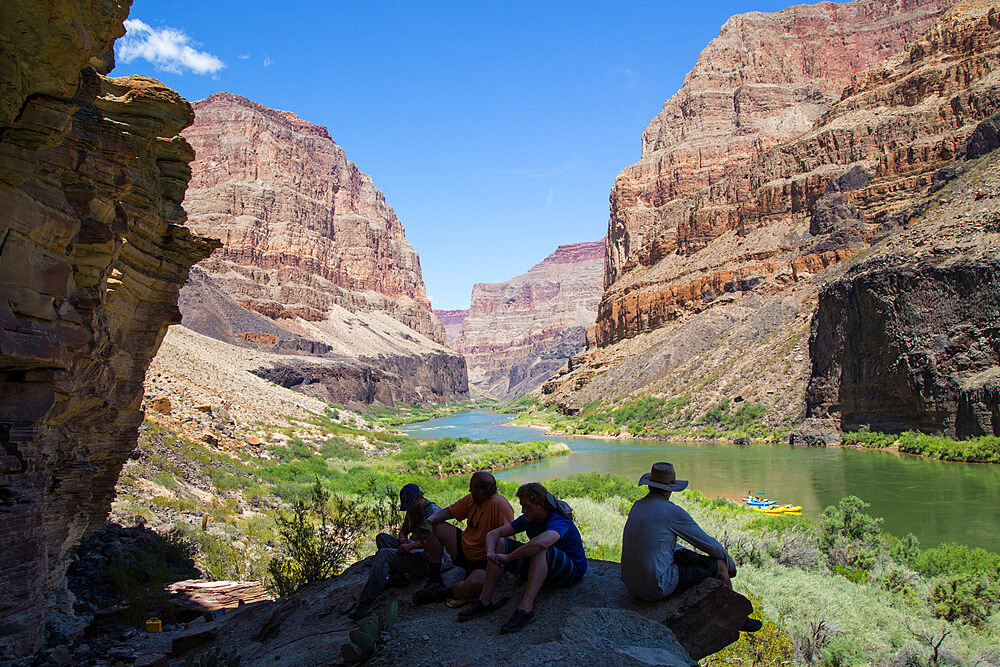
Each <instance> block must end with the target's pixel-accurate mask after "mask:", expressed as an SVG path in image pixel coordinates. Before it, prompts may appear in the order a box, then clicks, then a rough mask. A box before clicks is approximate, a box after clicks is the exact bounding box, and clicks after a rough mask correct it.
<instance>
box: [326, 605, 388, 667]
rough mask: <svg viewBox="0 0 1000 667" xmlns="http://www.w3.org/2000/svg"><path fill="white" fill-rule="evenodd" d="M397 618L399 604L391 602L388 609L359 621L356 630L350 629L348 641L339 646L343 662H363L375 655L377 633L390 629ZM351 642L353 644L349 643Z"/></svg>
mask: <svg viewBox="0 0 1000 667" xmlns="http://www.w3.org/2000/svg"><path fill="white" fill-rule="evenodd" d="M398 620H399V606H398V605H397V604H396V603H395V602H393V603H392V606H390V607H389V611H388V612H387V613H385V614H379V615H378V618H373V617H371V616H369V617H368V618H366V619H365V620H363V621H361V625H360V626H358V628H357V629H356V630H352V631H351V632H350V634H349V635H348V636H349V637H350V638H351V641H350V642H346V643H344V644H343V645H342V646H341V647H340V656H341V657H342V658H343V659H344V662H348V663H354V662H363V661H365V660H368V659H369V658H371V657H372V656H373V655H375V647H376V645H377V644H378V638H379V635H380V634H381V633H383V632H386V631H388V630H391V629H392V626H394V625H396V621H398ZM351 642H353V644H352V643H351Z"/></svg>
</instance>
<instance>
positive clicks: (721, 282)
mask: <svg viewBox="0 0 1000 667" xmlns="http://www.w3.org/2000/svg"><path fill="white" fill-rule="evenodd" d="M895 5H896V3H871V2H866V3H856V2H855V3H848V4H847V5H843V6H840V7H842V8H843V11H845V12H847V14H845V15H846V16H850V15H852V14H851V12H852V11H855V10H856V9H858V8H859V7H860V8H865V7H867V8H869V9H871V8H878V7H883V8H885V7H888V8H890V9H891V8H893V7H895ZM830 7H831V6H830V5H826V4H824V5H817V6H814V7H811V8H802V7H796V8H792V10H786V12H791V11H793V10H794V12H797V13H799V14H801V13H802V12H807V10H808V11H821V12H827V11H828V10H830ZM852 7H853V8H854V9H852ZM939 7H940V3H939V4H929V3H905V7H902V8H903V9H907V10H908V11H905V12H904V11H899V12H893V13H892V16H894V17H897V19H898V20H899V21H912V25H915V26H921V27H927V23H928V21H929V20H931V19H933V15H934V13H935V12H936V11H938V8H939ZM921 8H923V9H922V10H921ZM869 9H866V10H865V11H869ZM880 11H881V10H880ZM783 14H785V12H779V13H778V14H776V15H754V16H755V17H756V20H758V21H761V20H763V19H764V18H766V17H767V16H772V17H777V16H780V15H783ZM879 15H881V14H879ZM887 20H888V19H887ZM996 22H997V9H996V7H995V6H994V5H992V4H990V3H987V2H975V1H971V2H969V1H964V2H959V3H956V4H955V6H954V7H952V8H951V9H949V10H948V11H947V12H946V13H945V14H943V15H942V16H941V17H940V18H939V19H938V20H937V22H935V23H934V24H933V25H931V26H930V27H929V28H928V29H927V30H926V31H925V32H924V34H923V35H922V36H921V37H919V38H916V39H914V40H913V41H912V43H910V44H909V45H908V46H907V48H906V49H905V50H904V51H902V52H900V53H898V54H896V55H893V56H892V57H889V58H887V59H885V60H884V61H882V62H881V63H878V64H876V65H875V66H873V67H871V68H870V69H868V70H865V71H863V72H858V73H857V75H856V76H855V77H854V78H852V79H851V80H850V82H849V83H847V85H846V87H845V88H844V92H843V97H842V99H841V100H840V101H838V102H836V103H835V104H833V105H832V106H830V107H829V108H828V109H827V110H826V111H823V112H822V113H815V114H814V115H815V117H816V121H815V123H814V124H813V125H812V127H810V128H808V129H807V131H805V132H804V133H801V134H800V135H799V136H797V137H794V138H792V139H790V140H786V141H783V142H781V143H777V144H775V145H773V146H771V147H769V148H765V147H763V145H761V147H760V148H755V149H754V150H753V151H752V153H751V154H750V155H747V156H745V157H743V158H741V160H740V161H738V162H737V164H735V165H730V166H728V167H727V168H726V169H725V170H724V174H723V175H722V176H720V177H716V176H712V177H711V179H710V180H712V184H711V185H710V186H707V187H701V188H700V189H698V190H696V191H693V192H690V193H688V194H684V195H682V196H680V197H677V198H676V199H672V200H670V201H669V202H667V203H665V204H663V206H658V207H653V208H657V211H656V213H655V215H653V218H655V220H656V224H657V225H658V227H656V228H655V229H654V228H653V227H647V228H646V230H647V232H650V233H646V232H644V236H643V239H644V240H643V243H642V244H641V246H640V247H637V248H636V247H633V248H632V252H631V253H630V254H629V256H628V257H627V258H624V259H623V258H622V256H619V257H618V259H616V258H615V256H614V252H615V251H612V250H609V257H608V271H609V273H608V277H607V278H606V280H611V279H613V282H611V284H610V285H609V286H608V287H607V289H606V291H605V294H604V296H603V297H602V300H601V303H600V305H599V307H598V316H597V323H596V325H595V329H594V336H593V343H594V346H593V348H592V349H591V350H589V351H588V353H587V354H586V356H585V357H581V358H580V359H578V360H574V362H573V364H572V372H569V373H567V374H565V375H563V376H562V377H560V378H557V379H556V380H553V381H552V382H550V383H547V385H546V386H545V387H544V391H546V392H547V393H549V394H551V395H552V397H551V398H550V400H554V402H555V403H556V404H557V405H558V406H560V407H561V409H563V410H565V411H568V412H573V411H575V410H578V409H579V407H580V406H581V405H582V404H583V403H585V402H587V401H589V400H594V399H599V398H604V397H611V396H623V395H628V394H629V393H631V392H636V391H640V390H641V391H642V393H659V394H664V395H678V394H682V393H686V394H690V395H692V396H694V397H695V399H696V401H695V402H696V403H698V400H697V399H700V405H697V406H696V407H707V406H708V405H710V404H712V403H713V402H715V401H718V400H720V399H722V398H732V399H735V400H744V399H745V400H755V401H760V402H763V403H765V404H766V405H768V406H769V407H771V408H772V410H771V412H770V415H771V416H772V417H776V418H784V417H792V418H801V417H802V416H804V414H805V412H806V400H805V395H806V391H805V390H806V385H807V384H808V383H809V378H810V375H811V373H812V370H811V368H812V367H815V364H817V363H822V361H821V360H817V359H816V358H813V357H810V349H809V345H808V340H809V337H810V324H809V322H810V318H811V317H812V314H813V312H814V311H815V308H816V303H817V301H818V299H819V292H820V290H821V289H822V288H823V287H824V285H826V284H827V283H828V282H830V281H834V280H836V279H837V278H838V277H839V276H840V275H841V274H842V273H843V271H844V270H846V269H847V268H848V267H849V265H850V264H851V262H846V263H845V262H844V260H845V259H848V258H850V257H852V256H853V255H855V254H857V253H858V252H859V251H862V250H864V249H865V248H867V247H869V246H870V245H872V244H876V243H879V242H881V241H883V240H884V239H885V238H887V237H889V236H891V235H893V234H895V233H897V232H898V231H899V230H900V228H901V227H903V226H905V225H906V224H908V222H909V219H910V217H912V215H913V214H912V213H909V212H908V211H911V210H912V207H913V206H914V205H916V203H917V202H919V201H920V200H922V199H924V198H927V197H930V196H932V192H931V190H932V189H933V188H934V187H936V185H935V183H936V180H937V177H936V176H935V174H936V173H938V172H939V170H941V169H942V168H947V167H949V165H951V164H952V163H953V162H954V161H955V160H956V158H957V157H960V153H961V152H962V151H963V150H964V146H965V142H966V140H967V138H968V137H969V135H970V134H971V133H972V132H973V130H974V129H975V128H976V127H977V124H978V123H979V122H980V121H982V120H984V119H986V118H987V117H988V116H990V115H991V114H993V113H995V112H996V111H997V109H998V108H1000V94H998V93H1000V87H998V86H1000V83H998V81H997V75H996V68H995V62H996V57H997V37H996V34H997V32H998V31H997V30H996V28H995V26H996ZM731 24H733V22H732V21H730V22H729V23H727V26H729V25H731ZM849 28H851V25H850V24H847V25H842V24H836V25H834V26H832V27H831V36H830V39H831V41H832V44H833V45H834V46H835V45H836V44H837V43H839V42H840V41H841V36H840V34H841V33H842V32H844V31H845V30H848V29H849ZM907 30H909V29H908V28H905V27H904V26H902V25H901V26H900V28H899V30H898V31H897V32H898V34H900V35H905V34H906V33H907ZM861 32H864V31H863V30H862V31H861ZM723 35H725V30H724V33H723ZM819 37H821V36H817V37H816V39H819ZM830 49H831V50H832V51H835V49H834V47H833V46H831V47H830ZM786 69H787V68H786ZM693 75H694V73H692V75H690V76H689V78H688V81H687V82H686V84H685V85H686V86H687V85H689V84H690V83H691V81H692V78H693ZM767 80H768V79H767V77H764V81H765V82H766V81H767ZM668 106H669V103H668ZM653 125H654V126H655V125H656V122H655V121H654V124H653ZM651 127H653V126H651ZM650 136H659V135H658V134H656V133H655V132H649V131H648V132H647V141H646V145H647V146H658V145H659V144H657V143H656V142H655V141H653V142H651V141H650V140H649V137H650ZM657 150H665V149H657ZM727 150H728V149H727ZM630 169H631V168H630ZM629 173H630V172H629V170H626V172H623V176H627V175H628V174H629ZM621 184H622V179H621V178H620V179H619V182H618V184H616V193H618V194H620V192H621V190H620V186H621ZM654 189H655V188H654ZM616 197H617V194H615V193H613V195H612V220H611V227H610V229H609V233H610V234H611V236H612V237H613V238H614V237H615V235H616V232H615V227H616V225H617V226H618V227H619V231H621V230H622V229H624V227H622V226H621V224H620V221H619V222H616V220H618V219H617V218H616V215H617V214H616V209H615V207H616V203H615V202H616ZM622 201H624V200H622V199H620V198H619V203H621V202H622ZM652 203H657V202H651V200H648V199H647V200H645V201H644V200H643V199H642V198H638V199H636V200H635V201H633V202H632V204H630V206H631V207H632V210H633V211H647V212H649V211H650V210H652V209H651V206H652ZM660 203H662V202H660ZM651 219H652V218H651ZM637 228H638V227H637ZM632 238H634V237H632ZM610 244H611V241H609V247H610ZM619 260H621V261H619ZM616 267H617V268H616ZM852 423H853V422H852Z"/></svg>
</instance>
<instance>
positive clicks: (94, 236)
mask: <svg viewBox="0 0 1000 667" xmlns="http://www.w3.org/2000/svg"><path fill="white" fill-rule="evenodd" d="M128 5H129V3H128V2H109V1H105V2H95V3H86V4H84V5H79V4H77V3H67V2H55V1H46V2H31V3H4V5H3V8H2V9H0V26H2V34H0V68H2V70H3V72H4V76H3V77H2V84H0V211H2V214H0V215H2V218H0V293H2V296H3V298H0V395H2V400H0V445H2V452H0V498H2V502H0V635H2V636H3V637H4V639H3V642H2V646H0V659H5V658H12V659H13V658H15V656H24V655H26V654H29V653H31V652H32V651H34V650H36V649H37V648H38V647H39V645H40V642H41V640H42V632H43V621H44V619H45V617H46V614H47V613H48V612H49V611H50V610H51V611H53V612H55V613H58V612H60V611H68V612H70V613H71V608H70V600H69V598H68V594H67V593H66V592H65V586H64V575H65V571H66V566H67V564H68V563H67V561H68V552H69V550H70V549H71V548H72V547H73V546H74V545H75V544H76V543H77V542H78V541H79V539H80V538H81V536H83V535H84V534H85V533H86V532H87V531H88V530H89V529H90V528H91V527H92V526H94V524H95V523H100V522H103V520H104V518H105V517H106V515H107V512H108V510H109V508H110V503H111V498H112V497H113V495H114V485H115V482H116V480H117V477H118V473H119V471H120V469H121V466H122V464H123V463H124V462H125V459H126V458H127V456H128V454H129V453H130V452H131V451H132V449H133V448H134V447H135V443H136V435H137V429H138V426H139V423H140V422H141V420H142V413H141V412H140V411H139V405H140V401H141V398H142V382H143V377H144V375H145V372H146V368H147V366H148V364H149V361H150V359H151V357H152V356H153V354H154V353H155V352H156V349H157V347H158V346H159V344H160V341H161V340H162V338H163V335H164V333H165V331H166V328H167V325H168V324H170V323H171V322H177V321H179V320H180V313H179V312H178V310H177V305H176V302H177V291H178V288H179V286H180V285H181V284H182V283H183V282H184V280H185V278H186V276H187V271H188V268H189V267H190V266H191V264H193V263H194V262H196V261H198V260H199V259H202V258H203V257H206V256H207V255H208V254H209V252H210V251H211V250H212V248H213V247H214V246H213V244H212V243H210V242H208V241H205V240H202V239H199V238H198V237H196V236H193V235H192V234H191V233H190V232H189V231H188V230H187V229H186V228H185V227H184V226H183V224H184V221H185V215H184V211H183V209H182V208H181V205H180V204H181V200H182V198H183V196H184V188H185V186H186V185H187V181H188V178H189V176H190V171H189V168H188V162H189V161H190V160H191V158H192V157H193V152H192V151H191V148H190V147H189V146H188V144H187V143H186V142H185V141H184V140H183V139H181V138H180V137H179V136H177V135H178V133H179V132H180V131H181V129H183V128H184V127H185V126H186V125H188V124H189V123H190V122H191V121H192V119H193V114H192V111H191V107H190V106H189V105H188V104H187V103H186V102H185V101H184V100H183V99H181V98H180V97H179V96H178V95H177V94H176V93H174V92H172V91H170V90H169V89H167V88H165V87H164V86H162V85H161V84H160V83H158V82H157V81H154V80H152V79H147V78H143V77H128V78H123V79H106V78H104V77H102V76H100V75H99V74H98V73H97V72H96V71H95V70H94V69H92V68H91V67H90V66H89V64H93V65H97V66H98V67H99V68H100V69H101V71H107V70H108V69H109V68H110V62H109V61H110V56H109V55H108V54H110V47H111V45H112V42H113V40H114V39H116V38H117V37H119V36H121V35H122V34H124V28H123V25H122V23H123V20H124V19H125V17H126V16H127V11H128Z"/></svg>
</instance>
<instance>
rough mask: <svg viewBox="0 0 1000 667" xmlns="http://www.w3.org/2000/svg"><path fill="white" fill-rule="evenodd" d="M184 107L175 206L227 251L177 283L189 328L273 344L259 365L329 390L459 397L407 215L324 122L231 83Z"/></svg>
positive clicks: (342, 398) (393, 398) (323, 392)
mask: <svg viewBox="0 0 1000 667" xmlns="http://www.w3.org/2000/svg"><path fill="white" fill-rule="evenodd" d="M193 106H194V110H195V122H194V124H193V125H192V126H191V127H190V128H189V129H188V130H186V131H185V133H184V136H185V137H186V138H187V140H188V141H189V142H190V143H191V145H192V146H193V147H194V149H195V154H196V158H195V160H194V162H193V163H192V165H191V168H192V172H193V175H192V178H191V185H190V187H189V188H188V192H187V196H186V197H185V199H184V208H185V209H186V210H187V212H188V215H189V219H190V222H189V224H190V226H191V228H192V229H194V230H195V231H197V232H199V233H202V234H205V235H209V236H213V237H216V238H219V239H221V241H222V248H221V249H220V250H218V251H217V252H215V253H214V254H213V255H212V256H211V257H209V258H208V259H207V260H205V261H203V262H201V263H200V264H199V265H198V266H197V267H196V271H195V272H194V273H193V274H192V278H191V281H189V283H188V285H187V286H185V288H184V292H183V293H182V295H181V311H182V312H183V314H184V324H185V326H187V327H189V328H191V329H193V330H195V331H198V332H199V333H203V334H205V335H209V336H213V337H215V338H218V339H220V340H224V341H226V342H230V343H234V344H237V345H245V346H253V347H257V348H259V349H265V350H269V351H272V352H274V353H275V361H274V367H273V368H272V369H271V370H268V369H267V368H264V369H262V370H261V372H262V373H264V374H269V373H273V374H276V375H275V377H277V376H279V375H280V376H282V377H296V373H298V376H301V377H302V378H304V379H303V380H301V381H299V382H297V383H296V384H295V386H296V388H299V389H301V390H303V391H308V392H310V393H313V394H314V395H317V396H319V397H321V398H326V399H328V400H329V399H335V400H337V402H353V401H358V402H361V403H370V402H372V401H373V400H377V401H378V402H382V403H387V404H392V403H394V402H397V401H401V400H402V401H406V402H426V401H433V402H442V401H450V400H456V399H461V398H464V397H466V395H467V391H468V390H467V379H466V371H465V366H464V361H463V360H462V358H461V357H460V356H459V355H457V354H455V353H454V352H452V351H451V350H449V349H447V348H446V347H444V345H443V344H444V343H446V341H447V337H446V334H445V331H444V328H443V327H442V325H441V323H440V322H439V321H438V319H437V317H436V316H435V315H434V314H433V313H432V312H431V309H430V302H429V301H428V299H427V296H426V293H425V289H424V283H423V279H422V277H421V274H420V260H419V258H418V257H417V254H416V252H414V250H413V248H412V247H411V246H410V244H409V243H408V242H407V240H406V237H405V236H404V233H403V226H402V224H401V223H400V222H399V219H398V218H397V217H396V214H395V212H394V211H393V210H392V208H391V207H390V206H389V205H388V204H386V202H385V197H384V196H383V194H382V193H381V192H380V191H379V190H377V189H376V188H375V186H374V185H373V184H372V180H371V178H370V177H369V176H368V175H367V174H364V173H363V172H362V171H361V170H360V169H358V167H357V166H356V165H354V164H353V163H352V162H350V161H349V160H347V158H346V156H345V154H344V151H343V149H342V148H341V147H340V146H338V145H337V144H336V143H334V141H333V139H331V137H330V134H329V132H328V131H327V130H326V128H324V127H320V126H318V125H314V124H312V123H308V122H306V121H303V120H301V119H300V118H298V117H297V116H296V115H295V114H293V113H290V112H287V111H278V110H275V109H269V108H267V107H265V106H263V105H260V104H257V103H255V102H251V101H250V100H247V99H244V98H242V97H239V96H238V95H232V94H229V93H216V94H214V95H211V96H210V97H208V98H207V99H204V100H201V101H199V102H195V103H194V105H193ZM282 355H285V356H284V357H282ZM312 357H320V359H310V358H312ZM307 366H308V367H307ZM289 369H292V370H295V373H290V372H289ZM415 369H419V372H417V371H416V370H415ZM401 371H402V372H401ZM309 379H312V380H313V381H309ZM376 385H377V388H376ZM352 388H353V389H352Z"/></svg>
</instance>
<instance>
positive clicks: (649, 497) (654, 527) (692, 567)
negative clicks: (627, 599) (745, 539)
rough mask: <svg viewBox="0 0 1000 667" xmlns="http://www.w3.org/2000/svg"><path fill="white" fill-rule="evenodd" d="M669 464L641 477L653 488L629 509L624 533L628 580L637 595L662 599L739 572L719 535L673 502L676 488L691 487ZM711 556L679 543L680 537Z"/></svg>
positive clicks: (725, 579) (624, 570)
mask: <svg viewBox="0 0 1000 667" xmlns="http://www.w3.org/2000/svg"><path fill="white" fill-rule="evenodd" d="M687 484H688V483H687V480H683V479H677V476H676V475H675V474H674V467H673V466H672V465H671V464H669V463H654V464H653V469H652V470H651V471H649V472H647V473H645V474H644V475H643V476H642V477H641V478H640V479H639V485H640V486H648V487H649V493H647V494H646V495H645V497H643V498H640V499H639V500H637V501H635V503H634V504H633V505H632V509H631V510H629V513H628V520H627V521H626V522H625V530H624V532H623V534H622V564H621V570H622V574H621V576H622V581H624V582H625V586H626V587H627V588H628V589H629V590H630V591H631V592H632V594H633V595H635V596H636V597H639V598H642V599H643V600H651V601H652V600H662V599H663V598H665V597H667V596H668V595H670V594H671V593H673V592H675V591H678V590H683V589H685V588H688V587H690V586H693V585H694V584H697V583H698V582H700V581H702V580H703V579H707V578H708V577H715V578H717V579H721V580H722V581H723V582H724V583H725V584H726V585H727V586H728V585H729V578H730V577H734V576H736V563H734V562H733V559H732V558H730V556H729V554H728V553H726V550H725V549H724V548H723V546H722V545H721V544H719V542H718V541H717V540H715V539H714V538H712V537H709V536H708V535H707V534H706V533H705V531H703V530H702V529H701V528H700V527H699V526H698V524H697V523H695V522H694V519H692V518H691V515H690V514H688V513H687V512H685V511H684V510H683V509H681V508H680V507H678V506H677V505H675V504H673V503H672V502H670V494H671V492H673V491H682V490H684V489H685V488H687ZM678 537H681V538H683V539H684V540H685V541H687V542H688V543H689V544H692V545H694V546H695V547H697V548H699V549H701V550H703V551H705V552H706V553H707V554H709V555H708V556H705V555H702V554H699V553H695V552H694V551H691V550H689V549H684V548H680V549H678V548H677V538H678Z"/></svg>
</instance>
